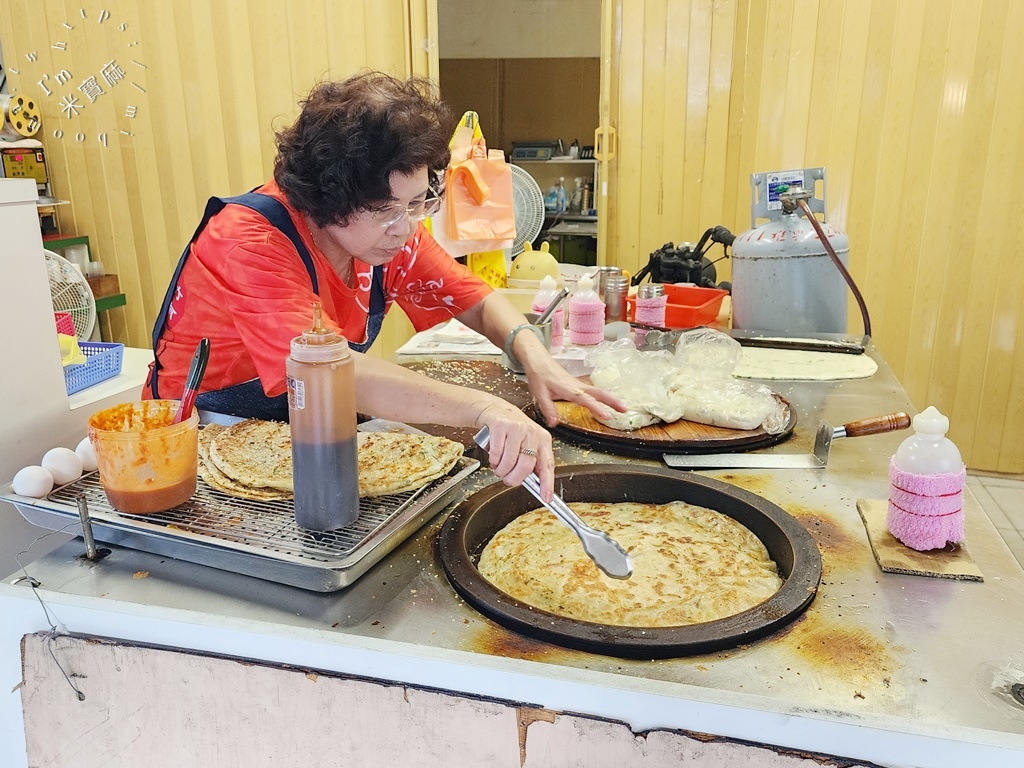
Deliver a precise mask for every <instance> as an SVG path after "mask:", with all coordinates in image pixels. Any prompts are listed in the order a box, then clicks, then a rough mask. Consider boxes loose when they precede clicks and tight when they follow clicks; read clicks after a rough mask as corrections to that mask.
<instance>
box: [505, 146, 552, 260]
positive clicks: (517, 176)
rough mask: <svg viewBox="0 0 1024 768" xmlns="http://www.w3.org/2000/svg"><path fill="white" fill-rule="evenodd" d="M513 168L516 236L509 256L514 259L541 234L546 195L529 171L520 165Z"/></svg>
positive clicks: (513, 204) (513, 205)
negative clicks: (527, 244)
mask: <svg viewBox="0 0 1024 768" xmlns="http://www.w3.org/2000/svg"><path fill="white" fill-rule="evenodd" d="M510 167H511V168H512V209H513V214H514V215H515V219H516V236H515V239H514V240H513V241H512V247H511V248H510V249H509V250H508V252H507V256H508V258H509V259H510V260H511V259H514V258H515V257H516V256H518V255H519V254H520V253H522V252H523V249H524V248H525V247H526V243H532V242H533V241H534V240H535V239H536V237H537V235H539V234H540V230H541V227H543V226H544V195H543V193H542V192H541V190H540V185H539V184H537V182H536V181H535V180H534V178H533V176H531V175H530V174H529V172H528V171H526V170H524V169H522V168H520V167H519V166H518V165H512V166H510Z"/></svg>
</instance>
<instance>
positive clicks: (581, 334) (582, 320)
mask: <svg viewBox="0 0 1024 768" xmlns="http://www.w3.org/2000/svg"><path fill="white" fill-rule="evenodd" d="M569 341H571V342H572V343H573V344H577V345H579V346H590V345H592V344H600V343H601V342H602V341H604V302H603V301H601V298H600V297H599V296H598V295H597V294H596V293H595V292H594V281H593V279H592V278H591V277H590V275H583V276H582V277H581V278H580V279H579V280H577V281H576V292H575V293H573V295H572V297H571V298H570V299H569Z"/></svg>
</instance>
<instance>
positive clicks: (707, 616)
mask: <svg viewBox="0 0 1024 768" xmlns="http://www.w3.org/2000/svg"><path fill="white" fill-rule="evenodd" d="M569 506H570V507H572V509H573V511H575V512H576V513H577V514H578V515H579V516H580V517H582V518H583V520H584V521H585V522H587V523H588V524H589V525H591V526H593V527H594V528H597V529H598V530H602V531H605V532H606V533H607V534H608V535H609V536H611V537H612V538H613V539H615V540H616V541H617V542H619V544H621V545H622V546H623V547H625V549H626V551H628V552H629V555H630V558H631V559H632V561H633V575H632V576H631V577H630V578H628V579H624V580H619V579H612V578H609V577H608V576H606V575H604V574H603V573H602V572H601V571H600V570H599V569H598V568H597V566H596V565H594V563H593V561H591V560H590V558H589V557H587V555H586V553H585V552H584V551H583V546H582V545H581V544H580V541H579V539H578V538H577V537H576V535H575V534H574V533H573V532H572V531H571V530H570V529H569V528H568V526H566V525H565V524H564V523H562V522H561V521H560V520H558V519H557V518H556V517H555V516H554V515H553V514H551V513H550V512H548V511H547V510H546V509H537V510H533V511H531V512H527V513H526V514H523V515H520V516H519V517H517V518H516V519H515V520H513V521H512V522H510V523H509V524H508V525H507V526H505V527H504V528H503V529H502V530H500V531H498V533H496V534H495V535H494V536H493V537H492V538H491V540H490V541H489V542H488V543H487V545H486V546H485V547H484V550H483V552H482V553H481V555H480V562H479V565H478V567H479V570H480V573H481V574H482V575H483V576H484V578H486V579H487V580H488V581H489V582H491V583H492V584H493V585H494V586H496V587H497V588H498V589H500V590H502V591H503V592H505V593H506V594H508V595H511V596H512V597H514V598H515V599H517V600H519V601H520V602H523V603H526V604H528V605H531V606H533V607H534V608H540V609H541V610H544V611H548V612H549V613H554V614H557V615H559V616H564V617H567V618H571V619H577V620H579V621H588V622H593V623H596V624H607V625H613V626H626V627H676V626H684V625H688V624H698V623H703V622H707V621H713V620H715V619H720V618H725V617H727V616H733V615H735V614H737V613H740V612H742V611H745V610H747V609H748V608H752V607H754V606H755V605H758V604H759V603H762V602H764V601H765V600H767V599H768V598H769V597H771V596H772V595H773V594H775V593H776V592H777V591H778V589H779V587H781V586H782V579H781V578H780V577H779V573H778V568H777V566H776V564H775V563H774V562H773V561H772V560H771V558H770V557H769V556H768V551H767V550H766V549H765V546H764V544H763V543H761V541H760V539H758V538H757V537H756V536H755V535H754V534H753V533H751V532H750V531H749V530H748V529H747V528H745V527H744V526H742V525H740V524H739V523H738V522H736V521H735V520H733V519H732V518H731V517H729V516H728V515H723V514H721V513H720V512H715V511H714V510H711V509H707V508H705V507H698V506H694V505H692V504H686V503H684V502H681V501H675V502H671V503H668V504H642V503H632V502H620V503H608V504H604V503H597V502H591V503H571V504H570V505H569Z"/></svg>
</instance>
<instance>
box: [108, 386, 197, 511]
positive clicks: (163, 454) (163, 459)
mask: <svg viewBox="0 0 1024 768" xmlns="http://www.w3.org/2000/svg"><path fill="white" fill-rule="evenodd" d="M178 405H179V404H178V401H177V400H142V401H139V402H135V403H121V404H120V405H115V406H114V407H113V408H108V409H106V410H104V411H99V412H98V413H94V414H93V415H92V416H91V417H90V418H89V441H90V442H91V443H92V447H93V450H94V451H95V453H96V464H97V466H98V467H99V472H100V483H101V484H102V485H103V490H104V491H105V492H106V494H107V499H108V500H109V501H110V504H111V505H112V506H113V507H114V509H117V510H119V511H120V512H128V513H130V514H136V515H144V514H152V513H154V512H163V511H164V510H168V509H171V508H173V507H176V506H178V505H179V504H184V503H185V502H186V501H188V500H189V499H190V498H191V497H192V494H193V493H195V490H196V470H197V463H198V453H199V412H198V411H195V410H193V411H192V414H191V415H190V416H189V418H187V419H185V420H184V421H182V422H181V423H179V424H174V423H173V422H174V415H175V413H177V411H178Z"/></svg>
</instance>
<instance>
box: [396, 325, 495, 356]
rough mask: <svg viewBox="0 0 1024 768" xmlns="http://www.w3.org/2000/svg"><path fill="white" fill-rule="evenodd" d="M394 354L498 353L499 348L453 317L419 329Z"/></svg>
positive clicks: (475, 354)
mask: <svg viewBox="0 0 1024 768" xmlns="http://www.w3.org/2000/svg"><path fill="white" fill-rule="evenodd" d="M395 354H396V355H429V354H444V355H473V356H480V355H500V354H501V350H500V349H498V347H496V346H494V345H493V344H491V342H490V341H488V339H487V337H486V336H483V335H481V334H479V333H477V332H476V331H474V330H473V329H472V328H469V327H467V326H465V325H463V324H462V323H460V322H459V321H458V320H455V319H454V318H453V319H451V320H449V321H448V322H446V323H441V324H440V325H435V326H434V327H433V328H428V329H427V330H425V331H420V332H419V333H417V334H416V335H415V336H413V337H412V338H411V339H409V340H408V341H407V342H405V344H403V345H402V346H401V347H399V348H398V350H397V351H396V352H395Z"/></svg>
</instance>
